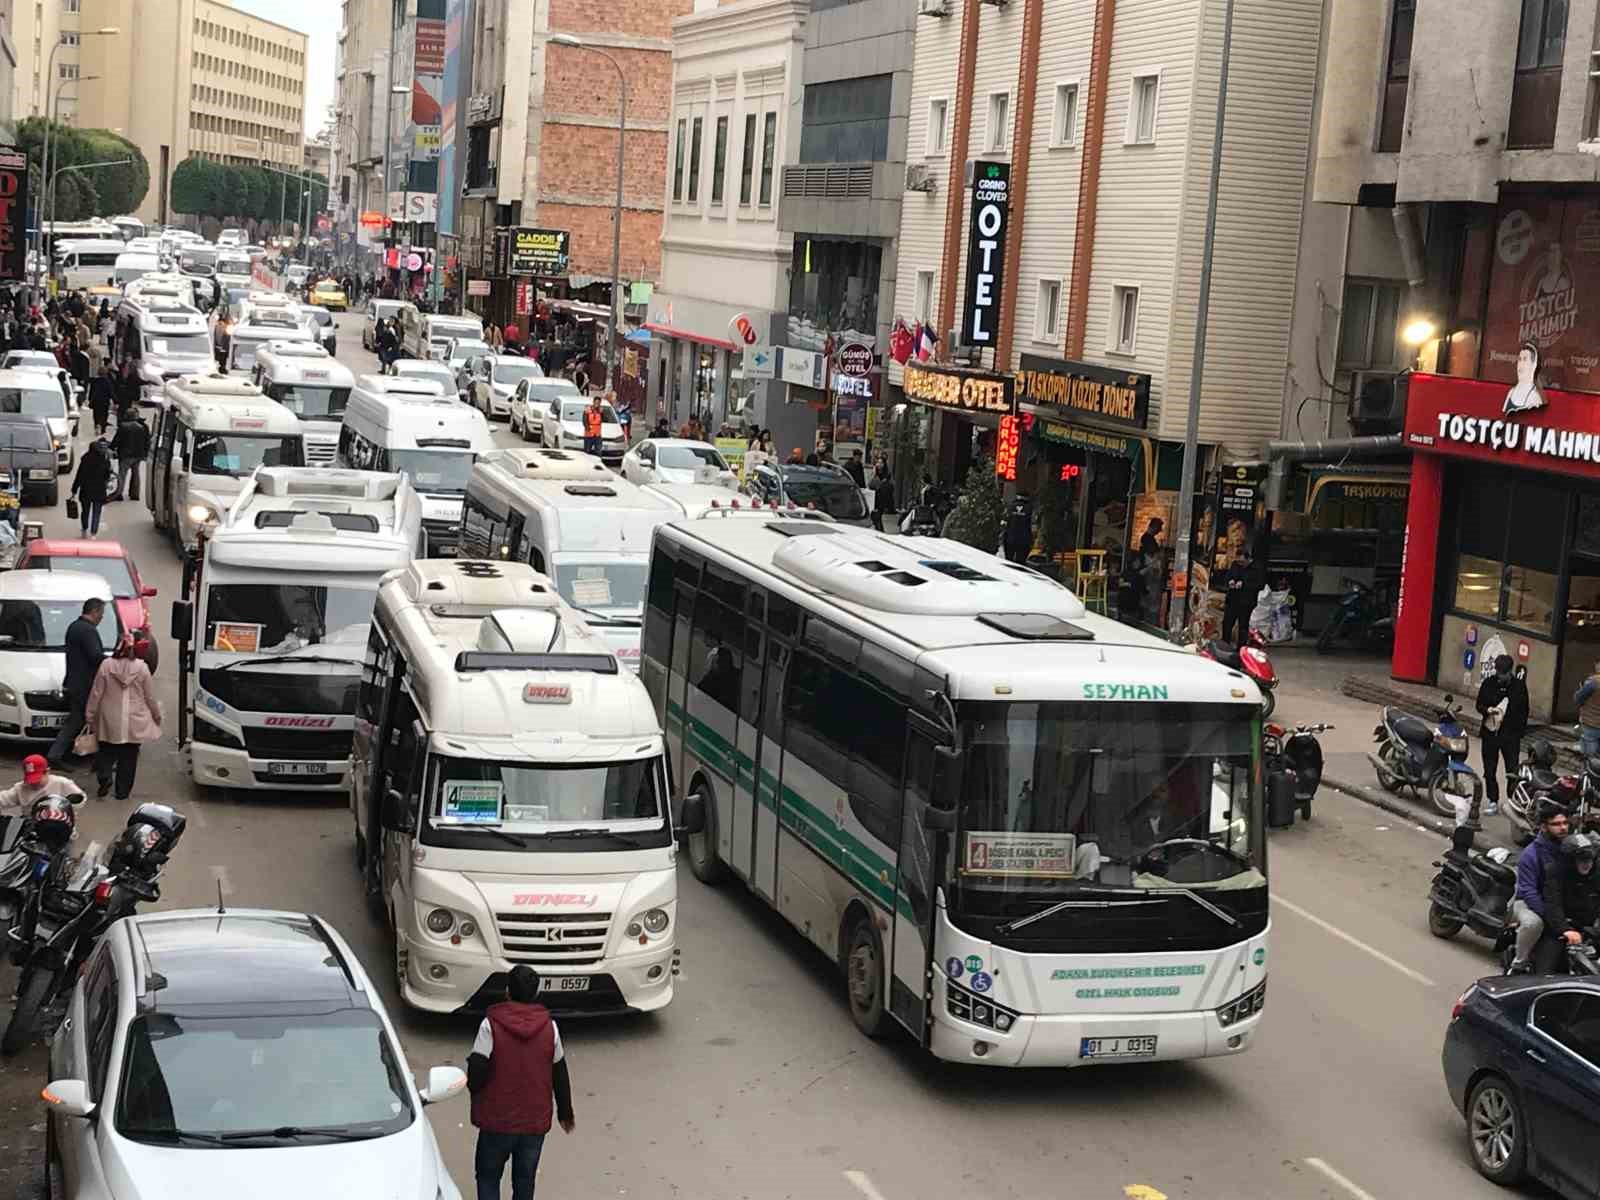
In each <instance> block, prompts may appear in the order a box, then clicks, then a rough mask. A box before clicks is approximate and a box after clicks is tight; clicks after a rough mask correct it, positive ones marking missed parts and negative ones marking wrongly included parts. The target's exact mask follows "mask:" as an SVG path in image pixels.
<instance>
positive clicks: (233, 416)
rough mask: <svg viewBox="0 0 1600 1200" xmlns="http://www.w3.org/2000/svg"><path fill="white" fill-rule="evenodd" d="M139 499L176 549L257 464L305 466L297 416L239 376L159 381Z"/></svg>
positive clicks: (218, 515)
mask: <svg viewBox="0 0 1600 1200" xmlns="http://www.w3.org/2000/svg"><path fill="white" fill-rule="evenodd" d="M154 434H155V436H154V440H153V442H152V447H151V451H150V486H149V487H148V488H146V489H145V502H146V503H147V504H148V505H149V507H150V514H151V516H152V517H154V518H155V523H156V528H157V529H165V530H167V531H168V533H170V534H171V536H172V540H173V542H174V543H175V544H176V545H177V547H178V551H179V552H180V553H184V554H191V553H193V552H194V549H195V544H196V540H197V539H196V535H197V534H198V533H199V531H200V530H202V529H213V528H215V527H216V526H217V524H218V523H219V522H220V521H221V520H222V514H223V513H225V512H227V511H228V508H229V506H231V505H232V504H233V501H234V498H235V497H236V496H238V494H239V493H240V492H241V491H243V490H244V486H245V481H246V480H248V479H249V478H250V476H251V475H253V474H254V473H255V470H256V468H257V467H299V466H304V465H305V447H304V440H303V438H302V435H301V431H300V418H299V417H297V416H295V415H294V414H293V413H292V412H290V411H289V410H288V409H286V408H285V407H284V406H283V405H281V404H279V403H278V402H277V401H276V400H269V399H267V398H266V397H265V396H263V395H262V394H261V389H260V388H258V387H256V386H255V384H253V383H250V382H249V381H248V380H245V379H230V378H228V377H227V376H224V375H215V374H213V375H186V376H184V377H183V378H182V379H174V380H172V381H171V382H170V383H168V384H167V387H166V403H165V405H164V406H163V408H162V410H161V417H160V420H158V421H157V422H156V428H155V431H154Z"/></svg>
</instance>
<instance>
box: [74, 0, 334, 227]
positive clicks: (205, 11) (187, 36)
mask: <svg viewBox="0 0 1600 1200" xmlns="http://www.w3.org/2000/svg"><path fill="white" fill-rule="evenodd" d="M80 8H81V11H80V12H79V14H78V20H79V21H80V22H81V26H82V28H84V29H100V28H115V29H117V30H118V31H119V32H118V33H116V34H115V35H111V36H105V37H93V38H85V39H84V40H83V44H82V45H81V46H80V47H79V48H78V58H79V64H80V68H81V71H82V74H83V75H84V76H85V77H88V76H94V77H95V78H94V79H92V80H90V79H87V78H86V79H85V81H84V83H83V84H82V86H81V87H80V88H79V93H80V94H79V98H78V124H80V125H83V126H85V127H89V128H103V129H110V130H112V131H114V132H116V133H120V134H121V135H122V136H123V137H126V138H127V139H128V140H129V141H131V142H133V143H134V144H135V145H137V146H138V147H139V149H140V150H141V151H143V153H144V156H145V158H146V160H147V161H148V162H149V164H150V190H149V192H148V193H147V194H146V196H145V199H144V203H143V204H141V205H140V206H139V211H138V212H137V213H136V214H135V215H137V216H139V217H141V218H142V219H144V220H146V221H162V222H165V221H166V220H167V219H168V215H169V214H168V210H167V198H168V186H169V184H170V181H171V178H172V171H173V169H174V168H176V167H177V165H178V164H179V163H180V162H182V161H183V160H184V159H185V158H187V157H188V156H189V155H190V154H203V155H205V156H207V157H210V158H217V159H221V160H223V161H226V162H234V163H254V164H260V165H263V166H267V167H272V168H275V169H278V170H286V171H298V170H299V169H300V167H301V160H302V155H303V147H304V143H305V135H304V132H303V131H304V127H305V80H306V35H305V34H303V33H300V32H299V31H298V30H294V29H290V28H288V27H287V26H283V25H279V24H277V23H275V22H273V21H267V20H263V19H262V18H260V17H254V16H251V15H249V14H247V13H242V12H240V11H239V10H237V9H235V8H233V7H231V6H230V5H227V4H224V3H220V2H218V0H80ZM151 63H170V64H171V66H172V69H171V70H170V71H168V70H159V71H157V70H152V69H150V66H149V64H151Z"/></svg>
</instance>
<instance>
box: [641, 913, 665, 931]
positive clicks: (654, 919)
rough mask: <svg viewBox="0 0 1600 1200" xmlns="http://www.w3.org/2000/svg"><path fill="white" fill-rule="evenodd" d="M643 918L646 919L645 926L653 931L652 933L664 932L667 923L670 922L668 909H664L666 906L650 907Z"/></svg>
mask: <svg viewBox="0 0 1600 1200" xmlns="http://www.w3.org/2000/svg"><path fill="white" fill-rule="evenodd" d="M643 920H644V927H645V929H647V930H648V931H649V932H651V933H663V932H665V931H666V928H667V923H668V920H669V918H668V917H667V910H666V909H664V908H652V909H650V910H649V911H648V912H646V913H645V914H644V918H643Z"/></svg>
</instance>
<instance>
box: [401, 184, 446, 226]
mask: <svg viewBox="0 0 1600 1200" xmlns="http://www.w3.org/2000/svg"><path fill="white" fill-rule="evenodd" d="M438 216H439V197H437V196H435V195H434V194H433V193H432V192H390V193H389V220H391V221H413V222H416V223H417V224H421V225H431V224H433V223H434V221H435V220H437V219H438Z"/></svg>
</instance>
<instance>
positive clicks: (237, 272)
mask: <svg viewBox="0 0 1600 1200" xmlns="http://www.w3.org/2000/svg"><path fill="white" fill-rule="evenodd" d="M216 278H217V283H218V285H219V286H220V287H222V288H223V289H224V290H226V289H227V288H231V287H240V288H250V287H254V286H255V263H254V262H253V261H252V260H251V258H250V256H249V255H248V254H242V253H240V252H239V251H238V250H236V249H231V248H225V247H222V246H219V247H218V248H217V269H216Z"/></svg>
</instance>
